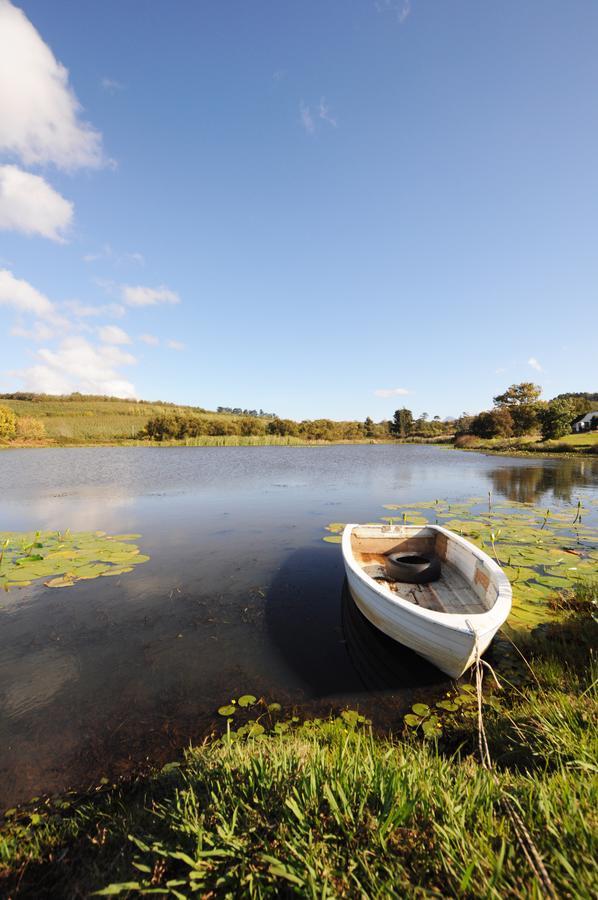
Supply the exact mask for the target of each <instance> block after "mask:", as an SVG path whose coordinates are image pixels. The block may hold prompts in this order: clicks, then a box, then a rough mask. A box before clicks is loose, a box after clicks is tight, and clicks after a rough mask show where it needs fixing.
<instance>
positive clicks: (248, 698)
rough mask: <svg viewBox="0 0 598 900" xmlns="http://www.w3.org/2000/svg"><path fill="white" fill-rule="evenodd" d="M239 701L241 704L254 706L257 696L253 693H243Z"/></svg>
mask: <svg viewBox="0 0 598 900" xmlns="http://www.w3.org/2000/svg"><path fill="white" fill-rule="evenodd" d="M237 703H238V704H239V706H253V704H254V703H257V697H254V696H253V694H243V696H242V697H239V699H238V700H237Z"/></svg>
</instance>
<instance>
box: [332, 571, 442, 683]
mask: <svg viewBox="0 0 598 900" xmlns="http://www.w3.org/2000/svg"><path fill="white" fill-rule="evenodd" d="M341 609H342V627H343V636H344V638H345V642H346V647H347V652H348V654H349V658H350V660H351V662H352V664H353V666H354V668H355V670H356V672H357V674H358V675H359V678H360V679H361V681H362V682H363V685H364V687H366V688H367V690H369V691H396V690H399V689H401V690H404V689H405V688H422V687H427V686H433V685H440V684H442V683H444V682H447V681H448V680H449V679H448V676H446V675H444V674H443V673H442V672H440V671H439V669H437V668H436V666H433V665H432V664H431V663H428V662H426V660H425V659H422V657H421V656H418V654H417V653H414V652H413V651H412V650H409V648H408V647H404V646H403V645H402V644H398V643H397V642H396V641H394V640H393V639H392V638H390V637H388V635H386V634H383V632H381V631H379V630H378V629H377V628H376V627H375V626H374V625H372V623H371V622H369V621H368V620H367V619H366V617H365V616H364V615H363V613H362V612H361V611H360V610H359V609H358V607H357V605H356V604H355V601H354V600H353V598H352V596H351V593H350V591H349V586H348V583H347V580H346V579H345V582H344V584H343V592H342V598H341Z"/></svg>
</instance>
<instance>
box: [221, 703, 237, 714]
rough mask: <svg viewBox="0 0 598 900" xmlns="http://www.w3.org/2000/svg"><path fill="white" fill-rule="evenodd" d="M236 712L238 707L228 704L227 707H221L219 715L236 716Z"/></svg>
mask: <svg viewBox="0 0 598 900" xmlns="http://www.w3.org/2000/svg"><path fill="white" fill-rule="evenodd" d="M236 711H237V707H236V706H233V705H232V704H228V705H227V706H220V707H219V708H218V715H219V716H234V714H235V712H236Z"/></svg>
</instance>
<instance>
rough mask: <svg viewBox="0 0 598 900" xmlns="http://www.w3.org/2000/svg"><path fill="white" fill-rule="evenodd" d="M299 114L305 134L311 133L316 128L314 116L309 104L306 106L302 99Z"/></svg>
mask: <svg viewBox="0 0 598 900" xmlns="http://www.w3.org/2000/svg"><path fill="white" fill-rule="evenodd" d="M299 115H300V118H301V124H302V126H303V129H304V130H305V131H306V133H307V134H313V133H314V132H315V130H316V125H315V122H314V117H313V116H312V114H311V110H310V108H309V106H306V105H305V103H304V102H303V100H302V101H301V103H300V104H299Z"/></svg>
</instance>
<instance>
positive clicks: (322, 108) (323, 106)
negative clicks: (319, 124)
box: [318, 97, 337, 128]
mask: <svg viewBox="0 0 598 900" xmlns="http://www.w3.org/2000/svg"><path fill="white" fill-rule="evenodd" d="M318 116H319V117H320V119H322V120H323V121H324V122H328V124H329V125H332V127H333V128H336V125H337V122H336V119H334V118H333V117H332V116H331V115H330V108H329V106H328V104H327V103H326V98H325V97H322V99H321V100H320V105H319V106H318Z"/></svg>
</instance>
